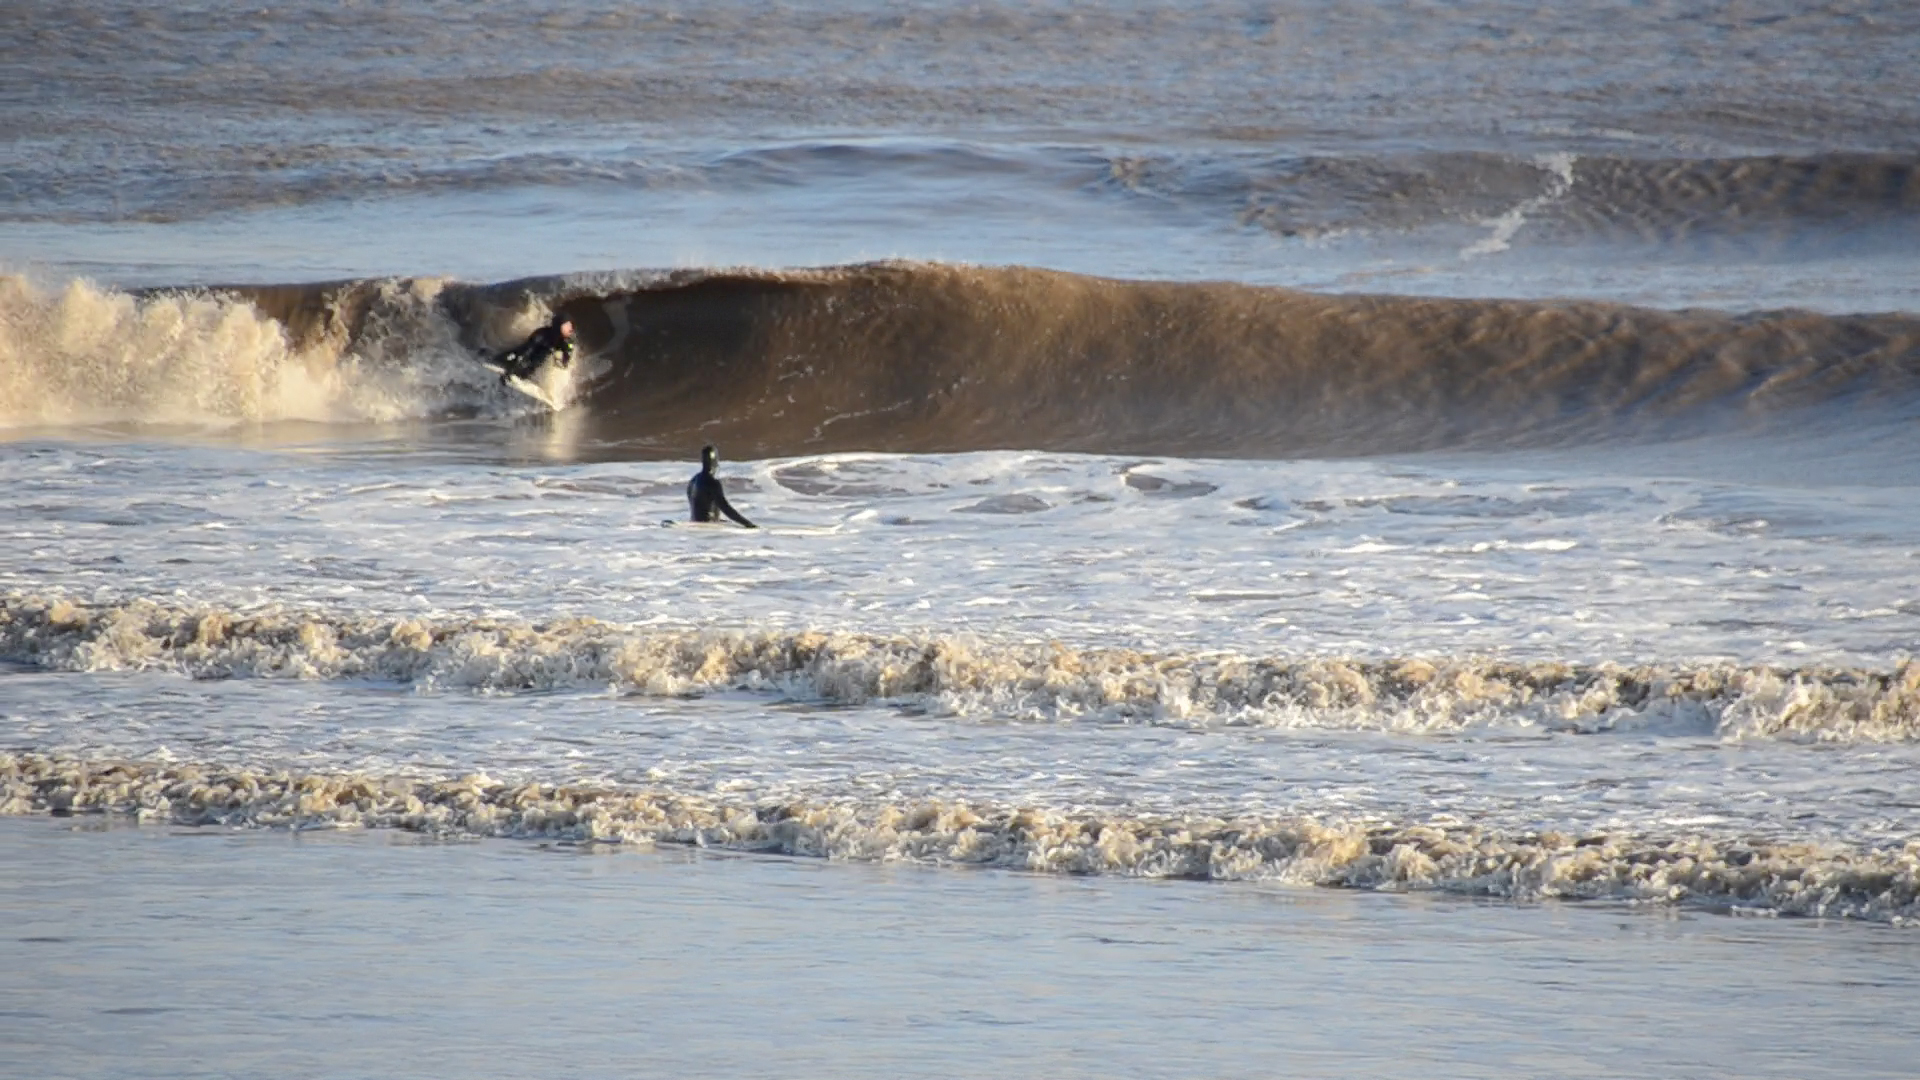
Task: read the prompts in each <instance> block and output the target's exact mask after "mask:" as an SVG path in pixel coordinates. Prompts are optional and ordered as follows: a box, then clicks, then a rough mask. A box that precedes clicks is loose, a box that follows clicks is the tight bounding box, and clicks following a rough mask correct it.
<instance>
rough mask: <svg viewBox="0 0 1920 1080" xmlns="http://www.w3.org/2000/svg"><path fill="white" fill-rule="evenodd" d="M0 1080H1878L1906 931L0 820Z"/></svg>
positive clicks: (1897, 1062)
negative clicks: (0, 944)
mask: <svg viewBox="0 0 1920 1080" xmlns="http://www.w3.org/2000/svg"><path fill="white" fill-rule="evenodd" d="M0 863H5V864H7V865H12V866H31V867H33V868H34V871H33V872H32V873H28V874H12V875H8V877H7V880H6V882H5V883H4V884H0V915H4V921H5V922H6V925H7V926H8V936H9V939H10V940H9V942H8V945H9V948H10V950H11V951H12V952H13V954H14V955H15V957H16V961H15V962H14V963H12V964H9V965H7V966H6V969H5V972H4V973H0V1033H4V1035H5V1036H6V1037H4V1038H0V1070H4V1071H6V1072H9V1073H17V1074H20V1075H26V1074H29V1073H31V1074H32V1075H37V1076H47V1077H73V1078H76V1080H77V1078H83V1077H88V1078H90V1077H108V1076H120V1075H127V1074H128V1073H129V1072H136V1073H138V1074H140V1075H142V1076H151V1077H175V1076H182V1077H184V1076H202V1075H208V1074H229V1073H232V1072H235V1071H244V1072H250V1073H255V1074H260V1073H298V1074H324V1075H334V1076H350V1075H374V1074H380V1075H394V1074H405V1075H409V1076H421V1077H432V1076H470V1075H474V1074H475V1073H484V1074H486V1075H489V1076H502V1077H508V1076H536V1075H538V1076H553V1075H560V1074H566V1075H578V1076H605V1075H632V1074H634V1073H635V1072H636V1071H637V1072H640V1073H645V1074H658V1075H675V1076H729V1077H753V1076H791V1075H834V1076H846V1077H860V1076H876V1077H878V1076H935V1075H938V1076H947V1077H996V1076H1006V1075H1047V1076H1133V1077H1159V1076H1166V1077H1173V1076H1201V1075H1204V1076H1272V1075H1275V1074H1276V1073H1285V1074H1287V1075H1297V1076H1313V1077H1329V1078H1332V1077H1375V1078H1395V1077H1408V1078H1414V1077H1422V1078H1424V1077H1432V1076H1455V1075H1488V1074H1495V1073H1497V1074H1499V1075H1502V1076H1512V1077H1548V1076H1553V1077H1569V1076H1595V1077H1599V1076H1618V1075H1620V1074H1621V1073H1622V1072H1624V1071H1632V1072H1640V1073H1653V1074H1658V1075H1664V1076H1726V1075H1740V1076H1749V1077H1849V1078H1852V1080H1866V1078H1872V1077H1897V1076H1905V1075H1907V1073H1908V1071H1909V1067H1910V1062H1909V1061H1908V1059H1907V1052H1906V1048H1907V1047H1909V1046H1911V1045H1912V1043H1913V1041H1914V1039H1915V1038H1916V1035H1920V1031H1916V1029H1915V1028H1914V1026H1913V1021H1912V1020H1911V1019H1910V1018H1909V1010H1908V1009H1907V1008H1906V1003H1907V1002H1908V1001H1909V1000H1910V999H1911V997H1912V995H1913V994H1914V992H1915V990H1916V989H1920V982H1916V976H1915V975H1914V972H1916V971H1920V962H1916V961H1920V955H1916V954H1915V950H1916V949H1920V940H1915V939H1914V938H1913V937H1912V935H1909V934H1905V933H1901V932H1897V931H1888V930H1886V929H1884V928H1874V927H1863V926H1858V925H1845V924H1828V923H1820V922H1814V921H1805V920H1729V919H1726V918H1724V917H1715V916H1706V917H1702V916H1694V915H1686V914H1678V915H1676V914H1672V913H1666V912H1660V911H1652V912H1649V911H1644V910H1625V909H1621V908H1617V907H1612V906H1609V905H1546V906H1533V905H1523V906H1517V907H1516V906H1507V905H1502V904H1488V903H1467V902H1460V901H1454V900H1445V899H1426V898H1419V897H1405V896H1369V895H1354V894H1340V893H1322V892H1300V891H1295V890H1288V889H1278V890H1274V889H1262V888H1256V887H1250V886H1204V885H1197V884H1192V883H1170V884H1162V885H1143V884H1139V883H1132V884H1125V885H1122V884H1117V883H1112V882H1107V881H1103V880H1100V879H1072V878H1057V877H1050V876H1031V875H1022V874H1008V873H1003V872H996V871H975V872H956V871H928V870H922V869H916V868H911V867H862V866H848V865H832V864H827V863H823V862H818V861H814V860H804V859H802V860H794V859H782V858H768V857H759V856H717V855H712V854H701V853H681V852H673V851H667V852H661V853H656V854H634V853H594V852H592V851H590V850H580V849H568V848H565V847H560V848H554V847H550V846H544V845H540V846H536V845H532V844H525V843H513V842H454V843H435V842H427V841H420V840H414V839H407V838H404V837H397V836H395V835H393V834H390V833H338V832H320V833H312V832H300V833H284V832H255V831H241V832H231V831H227V830H221V829H190V830H179V829H172V828H165V827H153V826H147V827H129V826H125V825H121V824H118V823H115V822H113V821H111V820H107V819H97V818H66V819H44V818H42V819H5V820H0Z"/></svg>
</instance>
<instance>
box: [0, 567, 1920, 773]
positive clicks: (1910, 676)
mask: <svg viewBox="0 0 1920 1080" xmlns="http://www.w3.org/2000/svg"><path fill="white" fill-rule="evenodd" d="M0 656H4V657H6V658H10V659H14V660H19V661H24V662H29V663H34V664H38V665H41V666H44V667H49V668H55V669H60V670H70V671H123V670H157V671H170V672H177V673H179V674H182V675H187V676H190V677H193V678H231V677H246V676H251V677H263V678H305V679H375V680H386V681H394V682H400V683H407V684H412V685H415V686H419V687H421V688H422V689H427V690H467V691H478V692H487V693H519V692H526V691H537V690H550V689H565V688H573V689H603V688H606V687H614V688H618V689H620V690H622V691H625V692H632V693H641V694H649V695H663V696H665V695H677V694H688V693H704V692H712V691H718V690H727V689H738V690H746V691H757V692H772V693H779V694H785V695H790V696H795V697H800V698H808V699H823V700H827V701H833V702H841V703H848V704H892V705H898V706H903V707H910V708H916V709H922V710H928V711H933V712H939V713H944V714H950V715H957V716H990V717H995V718H1002V719H1016V720H1028V721H1036V722H1062V721H1074V722H1093V723H1139V724H1158V725H1168V726H1177V727H1189V728H1208V727H1223V726H1248V727H1275V728H1327V729H1351V730H1386V731H1403V732H1450V731H1463V730H1470V729H1479V728H1539V729H1545V730H1552V731H1566V732H1588V733H1596V732H1606V731H1616V730H1636V731H1638V730H1652V731H1655V732H1683V733H1689V734H1714V735H1717V736H1719V737H1721V738H1726V739H1741V738H1783V739H1796V740H1809V741H1835V742H1905V741H1912V740H1915V739H1920V663H1911V662H1910V663H1907V664H1903V665H1902V666H1900V667H1898V668H1895V669H1893V670H1890V671H1875V670H1868V669H1855V668H1834V669H1824V668H1821V669H1805V670H1788V669H1780V668H1772V667H1740V666H1734V665H1725V664H1703V665H1680V664H1673V665H1666V664H1651V665H1621V664H1591V665H1590V664H1569V663H1551V662H1535V663H1519V662H1505V661H1498V660H1486V659H1478V658H1459V659H1422V658H1403V659H1392V660H1357V659H1346V658H1328V657H1303V658H1289V657H1254V656H1239V655H1232V654H1215V653H1206V654H1153V653H1144V652H1138V651H1134V650H1128V649H1100V648H1072V647H1069V646H1066V645H1062V644H1058V643H1049V644H1006V643H996V642H988V641H979V640H966V639H957V638H949V637H884V636H876V635H867V634H856V633H824V632H818V631H802V632H777V631H763V632H745V631H741V632H725V631H712V630H657V629H645V628H635V627H627V626H621V625H618V624H613V623H605V622H600V621H597V620H593V619H564V620H556V621H553V622H548V623H530V622H517V621H511V620H502V619H485V618H481V619H460V618H447V619H404V618H400V619H395V618H378V617H353V616H336V615H329V614H325V613H320V612H297V611H293V612H287V611H281V612H271V613H262V614H242V613H238V612H233V611H226V610H220V609H212V608H185V607H178V606H171V605H167V604H163V603H157V602H154V601H148V600H137V601H134V602H132V603H128V604H118V605H83V604H75V603H73V602H70V601H68V600H65V599H58V598H55V599H44V598H36V597H21V596H14V597H9V598H7V599H6V600H5V601H4V602H3V603H0Z"/></svg>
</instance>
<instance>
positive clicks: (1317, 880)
mask: <svg viewBox="0 0 1920 1080" xmlns="http://www.w3.org/2000/svg"><path fill="white" fill-rule="evenodd" d="M46 812H52V813H61V814H72V813H83V812H98V813H118V814H131V815H134V816H136V817H139V818H140V819H141V820H150V821H163V822H174V823H180V824H193V825H222V826H226V827H234V826H245V827H265V828H294V829H311V828H398V829H407V830H412V831H415V832H425V833H431V834H436V835H468V836H501V837H519V838H536V837H537V838H549V839H562V840H569V841H574V842H582V843H629V844H631V843H638V844H661V843H664V844H688V845H695V846H700V847H718V848H730V849H735V850H746V851H771V852H779V853H783V854H790V855H806V856H819V857H825V858H831V859H856V860H881V861H885V860H907V861H913V862H926V863H935V864H949V863H959V864H974V865H987V866H1000V867H1009V868H1016V869H1022V870H1030V871H1039V872H1045V873H1074V874H1112V875H1117V876H1127V877H1148V878H1168V877H1178V878H1198V879H1203V880H1211V881H1222V880H1229V881H1278V882H1285V883H1289V884H1298V885H1324V886H1336V887H1344V888H1359V889H1381V890H1439V891H1446V892H1454V893H1461V894H1466V895H1478V896H1494V897H1502V898H1507V899H1515V900H1539V899H1583V900H1619V901H1629V902H1639V903H1648V902H1650V903H1662V904H1688V905H1696V906H1707V907H1713V908H1722V909H1740V910H1748V911H1758V912H1769V913H1776V914H1790V915H1813V916H1823V917H1837V918H1855V919H1868V920H1874V921H1880V922H1889V923H1894V924H1898V925H1906V924H1911V923H1914V922H1916V921H1920V844H1909V845H1907V846H1906V847H1905V848H1904V849H1899V850H1887V851H1860V850H1849V849H1846V848H1841V847H1834V846H1823V845H1816V844H1768V843H1740V842H1727V841H1720V840H1714V839H1710V838H1706V837H1700V836H1689V835H1685V834H1681V835H1676V836H1672V837H1666V838H1660V837H1651V836H1629V835H1591V836H1569V835H1563V834H1560V833H1555V832H1539V833H1531V834H1506V833H1501V832H1497V831H1491V830H1486V829H1482V828H1477V827H1474V826H1470V825H1461V824H1456V823H1424V822H1405V823H1394V822H1341V821H1321V820H1314V819H1284V818H1283V819H1239V820H1236V819H1219V818H1204V817H1196V818H1135V817H1128V816H1125V815H1111V814H1108V815H1095V814H1062V813H1055V812H1038V811H1033V810H1026V809H1021V808H1019V807H1008V806H992V805H973V804H968V803H966V802H961V801H941V800H926V801H918V802H905V803H901V802H890V801H879V802H873V801H862V800H855V799H848V800H842V801H835V802H826V803H799V802H785V803H778V802H765V803H752V802H739V801H729V800H727V799H726V798H724V797H702V796H691V795H681V794H675V793H672V792H666V791H656V790H644V789H609V788H599V787H570V786H555V785H550V784H540V783H524V784H504V783H499V782H496V781H493V780H491V779H489V778H488V777H486V776H484V775H473V776H466V777H462V778H459V779H448V780H419V779H409V778H404V777H383V776H368V775H361V774H352V773H344V774H333V773H316V772H260V771H252V770H246V769H235V768H225V767H217V766H202V765H196V764H192V763H154V762H93V761H78V760H69V759H61V758H53V757H46V756H40V755H21V754H0V813H9V814H31V813H46Z"/></svg>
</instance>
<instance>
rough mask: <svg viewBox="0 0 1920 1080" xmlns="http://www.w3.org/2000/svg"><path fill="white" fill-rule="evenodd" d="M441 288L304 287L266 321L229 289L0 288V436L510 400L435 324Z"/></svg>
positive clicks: (418, 410)
mask: <svg viewBox="0 0 1920 1080" xmlns="http://www.w3.org/2000/svg"><path fill="white" fill-rule="evenodd" d="M445 285H446V283H445V282H443V281H438V280H432V279H415V280H394V281H382V282H372V283H362V284H358V285H346V286H340V287H328V286H312V287H306V288H303V290H302V293H303V300H302V303H301V304H300V305H299V311H297V312H295V313H290V314H293V315H295V316H296V317H292V318H276V317H274V316H272V315H269V314H268V313H267V312H265V311H263V310H262V309H261V308H260V307H259V306H257V305H256V304H255V302H254V298H253V297H250V296H244V295H237V294H236V293H235V292H234V291H231V290H223V289H196V290H189V291H173V290H169V291H155V292H149V293H143V294H134V293H127V292H120V291H116V290H113V289H107V288H102V287H99V286H96V285H94V284H91V283H89V282H85V281H73V282H69V283H67V284H66V285H65V286H64V287H62V288H60V289H58V290H47V289H43V288H40V287H38V286H37V285H35V284H34V283H33V282H31V281H29V280H28V279H26V278H22V277H17V276H6V277H0V426H8V427H16V428H19V427H61V426H75V425H95V424H140V425H173V426H187V427H227V426H232V425H235V424H244V423H267V422H274V421H310V422H318V423H356V422H386V421H394V420H403V419H410V418H414V417H422V416H433V415H438V414H442V413H446V412H448V411H452V410H458V409H467V410H477V409H482V408H486V407H488V406H489V405H492V406H496V407H497V406H500V405H503V404H509V403H510V399H508V398H507V397H506V396H505V395H502V394H500V393H499V392H498V390H497V388H496V387H494V386H493V384H492V383H491V382H490V376H489V375H488V373H487V372H486V371H485V369H483V368H481V367H480V366H479V365H477V364H475V363H474V362H473V356H472V354H471V353H470V352H469V351H467V349H466V348H465V347H464V346H462V345H461V344H460V342H459V340H458V335H459V331H458V328H457V327H456V326H454V325H453V324H452V323H451V322H450V321H449V320H448V319H447V318H446V316H445V314H444V312H443V310H442V307H441V305H440V303H439V296H440V293H441V291H442V289H443V288H444V287H445ZM343 293H345V294H352V295H353V297H354V300H355V303H354V304H353V305H352V311H353V315H354V319H353V322H352V324H351V325H349V324H348V323H347V322H345V321H343V319H342V315H343V314H344V312H345V311H346V310H347V309H346V308H344V307H343V306H342V304H341V300H342V298H343ZM513 314H514V315H516V316H519V317H520V319H519V321H521V322H528V323H531V322H535V321H537V319H538V317H539V312H538V311H536V310H533V309H529V310H527V311H524V312H515V313H513ZM505 321H512V320H505Z"/></svg>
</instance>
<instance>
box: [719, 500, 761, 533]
mask: <svg viewBox="0 0 1920 1080" xmlns="http://www.w3.org/2000/svg"><path fill="white" fill-rule="evenodd" d="M713 501H714V505H716V506H718V507H719V508H720V512H721V513H723V514H725V515H727V516H728V517H730V518H732V519H733V520H734V521H736V522H738V523H740V524H741V525H744V526H746V527H747V528H749V529H757V528H759V527H760V526H758V525H755V524H754V523H753V522H751V521H748V520H747V519H746V518H744V517H742V516H740V511H738V510H735V509H734V508H733V504H732V503H730V502H728V501H727V495H726V493H725V492H723V491H715V492H714V493H713Z"/></svg>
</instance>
